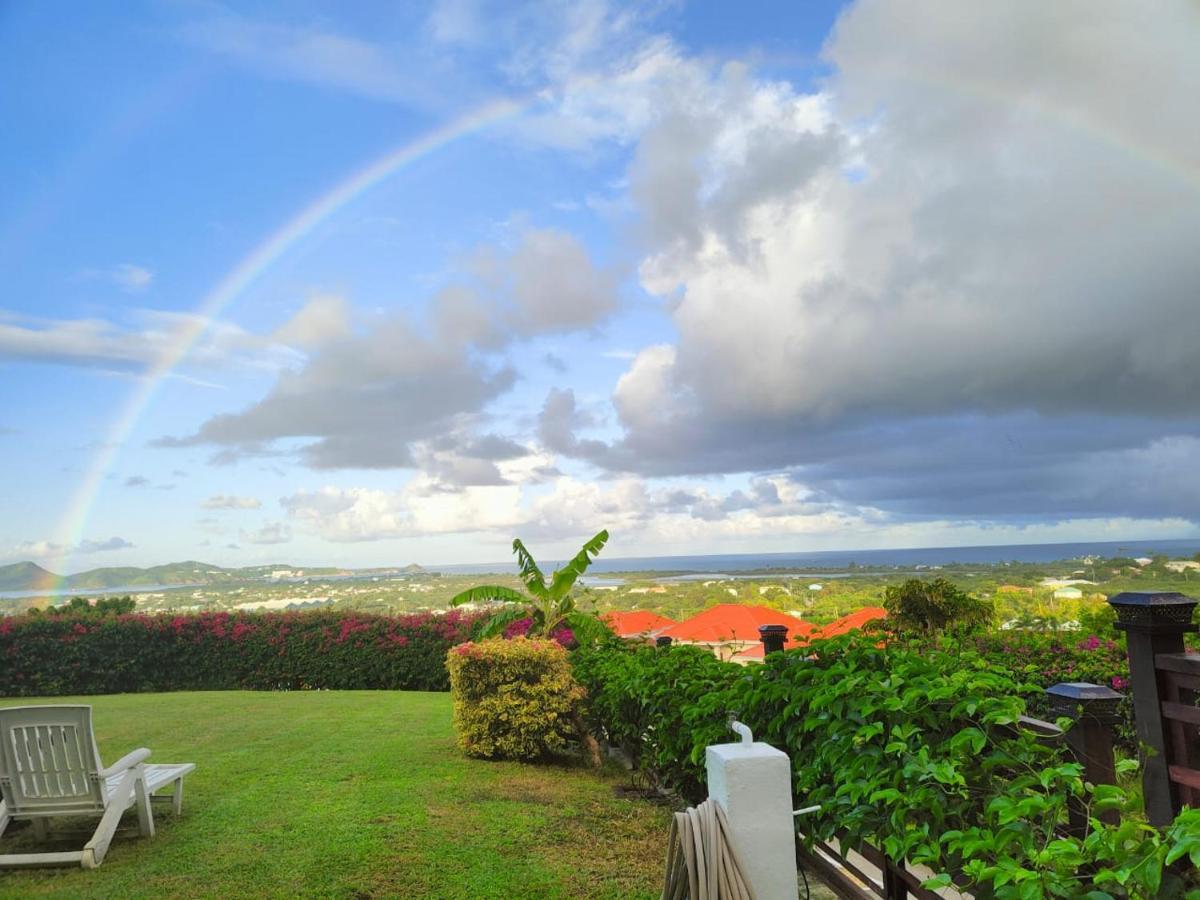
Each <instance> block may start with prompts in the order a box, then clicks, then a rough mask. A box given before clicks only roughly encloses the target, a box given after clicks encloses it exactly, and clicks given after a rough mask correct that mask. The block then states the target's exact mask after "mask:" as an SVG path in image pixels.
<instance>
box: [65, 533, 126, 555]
mask: <svg viewBox="0 0 1200 900" xmlns="http://www.w3.org/2000/svg"><path fill="white" fill-rule="evenodd" d="M133 546H134V545H133V543H132V542H130V541H127V540H125V538H122V537H110V538H108V539H107V540H102V541H80V542H79V545H78V546H77V547H76V548H75V552H76V553H109V552H111V551H113V550H128V549H129V548H131V547H133Z"/></svg>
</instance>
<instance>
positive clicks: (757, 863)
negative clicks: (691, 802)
mask: <svg viewBox="0 0 1200 900" xmlns="http://www.w3.org/2000/svg"><path fill="white" fill-rule="evenodd" d="M704 756H705V764H706V766H707V768H708V796H709V797H710V798H711V799H712V800H714V801H716V802H717V803H719V804H720V805H721V808H722V809H724V810H725V815H726V816H727V817H728V819H729V829H730V831H731V832H732V834H731V838H732V842H733V846H734V848H735V849H736V850H737V853H738V857H739V858H740V859H741V861H742V865H743V867H744V868H745V874H746V877H747V879H748V880H749V881H750V884H751V886H752V887H753V888H754V894H755V896H756V897H757V898H758V900H796V896H797V892H798V886H797V882H796V839H795V836H794V835H795V832H794V827H793V824H792V766H791V762H790V761H789V760H788V756H787V754H786V753H784V752H782V751H780V750H776V749H775V748H774V747H772V746H771V745H770V744H763V743H760V742H757V741H756V742H754V743H750V742H748V741H746V742H742V743H738V744H713V745H712V746H710V747H708V748H707V750H706V751H705V754H704Z"/></svg>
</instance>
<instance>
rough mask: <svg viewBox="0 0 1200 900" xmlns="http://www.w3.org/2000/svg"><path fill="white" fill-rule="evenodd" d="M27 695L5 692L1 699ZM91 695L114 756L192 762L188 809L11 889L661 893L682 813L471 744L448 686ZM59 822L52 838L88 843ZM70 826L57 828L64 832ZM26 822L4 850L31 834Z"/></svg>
mask: <svg viewBox="0 0 1200 900" xmlns="http://www.w3.org/2000/svg"><path fill="white" fill-rule="evenodd" d="M28 702H30V701H27V700H26V701H20V700H4V701H0V706H16V705H21V704H22V703H28ZM54 702H84V703H91V704H92V705H93V707H94V708H95V713H94V716H95V726H96V735H97V740H98V741H99V743H100V749H101V754H102V757H103V760H104V762H105V763H109V762H112V761H113V760H115V759H116V758H117V757H118V756H121V755H123V754H124V753H126V752H127V751H129V750H132V749H134V748H135V747H139V746H147V747H150V748H151V749H152V750H153V751H154V755H153V756H152V757H151V759H150V761H151V762H156V761H157V762H195V763H197V768H196V771H195V772H194V773H192V774H191V775H190V776H188V778H187V780H186V782H185V784H186V788H185V792H184V809H183V816H182V817H181V818H179V819H178V820H176V819H174V818H173V817H172V816H171V814H170V812H169V809H167V810H163V811H161V812H159V811H158V807H156V824H157V825H158V835H157V836H156V837H155V838H153V839H150V840H146V839H141V838H139V837H138V836H137V827H136V826H137V819H136V816H135V815H134V813H133V811H132V810H130V811H129V812H128V813H127V814H126V816H125V820H124V821H123V825H122V830H121V831H120V832H118V835H117V837H116V839H115V840H114V841H113V844H112V847H111V849H110V850H109V853H108V857H107V858H106V859H105V862H104V865H103V866H101V868H99V869H97V870H94V871H90V872H86V871H83V870H81V869H43V870H25V871H11V872H6V873H4V874H0V897H71V898H75V897H122V898H125V897H221V898H232V897H266V896H275V897H296V896H320V897H346V898H368V897H395V896H410V897H505V898H509V897H622V898H623V897H640V896H645V897H651V896H657V893H658V890H657V889H658V888H659V887H660V884H661V881H660V879H661V872H662V865H663V853H664V849H665V846H666V838H667V828H668V823H669V815H670V814H669V811H668V810H666V809H663V808H662V807H658V806H654V805H651V804H648V803H645V802H642V801H635V800H626V799H620V798H618V797H617V796H615V795H614V791H613V787H614V785H616V784H617V783H619V781H620V777H619V776H617V775H615V774H612V773H606V774H597V773H594V772H592V771H590V770H586V769H582V768H579V767H576V766H571V765H565V764H564V765H538V766H532V765H524V764H518V763H494V762H484V761H479V760H470V759H466V758H464V757H463V756H462V755H461V754H460V753H459V752H458V750H457V749H456V748H455V745H454V733H453V728H452V726H451V723H450V697H449V695H447V694H428V693H401V692H383V691H381V692H374V691H345V692H314V693H278V694H273V693H250V692H213V693H178V694H128V695H120V696H106V697H87V698H56V699H55V701H54ZM86 825H87V823H86V822H85V821H83V820H74V821H72V820H69V819H68V820H62V822H61V823H56V825H55V826H52V830H51V843H54V844H55V846H53V847H52V846H50V844H46V845H45V846H44V847H40V848H39V849H64V850H66V849H78V848H80V847H82V846H83V844H84V843H85V842H86V840H87V835H86V834H83V833H80V832H77V833H76V834H75V835H70V834H64V832H66V831H69V830H70V829H72V828H75V829H78V828H79V827H80V826H85V827H86ZM56 834H57V841H56ZM31 840H32V838H31V835H30V834H29V831H28V829H23V830H20V831H17V832H13V831H12V830H11V826H10V831H9V833H8V834H6V835H5V836H4V837H3V838H0V852H6V853H11V852H18V851H19V850H20V849H23V848H25V847H28V846H30V843H29V842H30V841H31Z"/></svg>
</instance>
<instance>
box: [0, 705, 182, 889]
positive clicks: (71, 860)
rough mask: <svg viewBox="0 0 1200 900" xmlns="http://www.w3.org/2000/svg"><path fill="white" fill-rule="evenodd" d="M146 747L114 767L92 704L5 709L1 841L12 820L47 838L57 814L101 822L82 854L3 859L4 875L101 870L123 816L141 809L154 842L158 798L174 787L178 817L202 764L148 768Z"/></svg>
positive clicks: (0, 744) (1, 714)
mask: <svg viewBox="0 0 1200 900" xmlns="http://www.w3.org/2000/svg"><path fill="white" fill-rule="evenodd" d="M149 755H150V751H149V750H147V749H146V748H144V747H143V748H141V749H139V750H134V751H133V752H132V753H129V754H127V755H125V756H123V757H121V759H119V760H117V761H116V762H115V763H113V764H112V765H111V766H108V767H107V768H105V767H103V766H101V764H100V753H99V751H98V750H97V749H96V735H95V732H94V731H93V730H92V708H91V707H90V706H13V707H9V708H7V709H0V836H3V834H4V830H5V829H6V828H7V827H8V824H9V822H11V821H15V820H28V821H30V822H32V824H33V829H34V835H35V836H36V837H38V838H39V839H40V838H44V837H45V836H46V833H47V822H48V820H49V819H51V818H54V817H57V816H100V824H99V826H97V828H96V832H95V834H93V835H92V839H91V840H90V841H88V842H87V844H86V845H85V846H84V848H83V849H82V850H77V851H72V852H68V853H17V854H8V855H0V869H5V868H22V867H31V866H68V865H79V866H82V867H83V868H85V869H94V868H95V867H96V866H98V865H100V863H102V862H103V861H104V855H105V854H106V853H107V852H108V845H109V844H110V843H111V842H112V839H113V834H114V833H115V832H116V830H117V825H118V824H119V823H120V821H121V815H122V814H123V813H124V812H125V810H127V809H129V807H131V806H135V805H136V806H137V814H138V827H139V830H140V831H141V833H142V835H143V836H145V837H153V836H154V814H153V812H152V810H151V808H150V797H151V796H152V795H153V794H154V792H155V791H157V790H159V789H160V788H164V787H167V786H168V785H172V786H173V790H172V792H171V795H170V797H169V798H167V797H164V798H163V799H170V800H171V805H172V808H173V810H174V812H175V815H179V814H180V812H181V811H182V808H183V777H184V776H185V775H187V774H188V773H189V772H191V771H192V770H193V769H195V768H196V766H195V764H194V763H180V764H174V765H146V764H145V760H146V758H147V757H148V756H149Z"/></svg>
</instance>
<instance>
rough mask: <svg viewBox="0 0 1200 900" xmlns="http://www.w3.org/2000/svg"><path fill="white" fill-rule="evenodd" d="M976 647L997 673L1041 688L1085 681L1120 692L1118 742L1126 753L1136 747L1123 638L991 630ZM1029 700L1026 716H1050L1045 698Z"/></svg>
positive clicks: (1074, 633)
mask: <svg viewBox="0 0 1200 900" xmlns="http://www.w3.org/2000/svg"><path fill="white" fill-rule="evenodd" d="M976 648H977V649H978V650H979V652H980V653H981V654H983V655H984V656H985V657H986V658H987V660H988V662H989V663H990V664H991V665H992V666H994V667H995V668H996V669H998V670H1001V671H1004V672H1007V673H1008V674H1009V675H1010V676H1011V677H1013V678H1015V679H1017V680H1019V681H1024V682H1026V683H1028V684H1034V685H1037V686H1038V687H1040V688H1048V687H1050V686H1052V685H1055V684H1059V683H1060V682H1064V681H1086V682H1090V683H1092V684H1102V685H1105V686H1107V687H1110V688H1112V689H1113V690H1115V691H1120V692H1121V693H1122V694H1124V695H1125V700H1124V701H1123V702H1122V704H1121V706H1120V710H1119V711H1120V713H1121V716H1122V722H1121V723H1120V724H1119V725H1118V726H1117V738H1118V740H1119V741H1120V742H1121V743H1122V744H1124V745H1125V746H1126V748H1132V747H1136V745H1137V742H1136V739H1135V737H1134V731H1133V702H1132V691H1131V689H1130V683H1129V660H1128V659H1127V658H1126V656H1125V640H1124V637H1123V636H1122V635H1119V634H1117V633H1115V632H1114V637H1099V636H1097V635H1089V634H1081V633H1080V632H1073V633H1072V632H1057V633H1055V632H1044V631H1042V632H1039V631H1008V632H1005V631H993V632H990V633H988V634H987V635H984V636H981V637H979V638H977V639H976ZM1028 701H1029V712H1030V715H1034V716H1041V717H1046V716H1048V715H1049V711H1048V710H1049V703H1048V702H1047V699H1046V698H1045V697H1044V696H1041V695H1034V696H1033V697H1031V698H1028Z"/></svg>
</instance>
